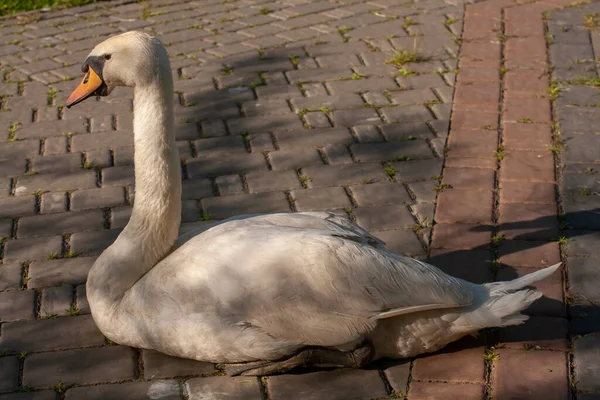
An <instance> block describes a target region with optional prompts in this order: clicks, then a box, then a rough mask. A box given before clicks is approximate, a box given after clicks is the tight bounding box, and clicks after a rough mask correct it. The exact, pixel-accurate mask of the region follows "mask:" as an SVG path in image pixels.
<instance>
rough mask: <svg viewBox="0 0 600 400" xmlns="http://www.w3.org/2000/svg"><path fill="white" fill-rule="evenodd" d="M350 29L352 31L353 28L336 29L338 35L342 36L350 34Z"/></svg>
mask: <svg viewBox="0 0 600 400" xmlns="http://www.w3.org/2000/svg"><path fill="white" fill-rule="evenodd" d="M352 29H354V28H352V27H349V26H340V27H339V28H338V32H339V34H340V35H342V36H343V35H344V34H346V33H348V32H350V31H351V30H352Z"/></svg>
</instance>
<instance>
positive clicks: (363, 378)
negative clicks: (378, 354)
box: [267, 369, 387, 400]
mask: <svg viewBox="0 0 600 400" xmlns="http://www.w3.org/2000/svg"><path fill="white" fill-rule="evenodd" d="M267 387H268V390H269V393H270V394H271V396H273V399H276V400H278V399H290V400H291V399H307V398H314V399H325V398H326V399H331V400H338V399H340V400H341V399H347V398H356V399H368V398H372V397H373V396H375V397H384V396H387V391H386V389H385V385H384V383H383V381H382V380H381V378H380V376H379V374H378V372H377V371H367V370H360V369H339V370H335V371H325V372H313V373H308V374H302V375H279V376H272V377H270V378H269V380H268V381H267ZM309 396H310V397H309Z"/></svg>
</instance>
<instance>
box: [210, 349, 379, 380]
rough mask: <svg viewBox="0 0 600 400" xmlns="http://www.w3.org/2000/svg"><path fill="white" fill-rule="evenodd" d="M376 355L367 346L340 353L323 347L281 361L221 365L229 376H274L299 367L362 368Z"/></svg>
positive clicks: (306, 350)
mask: <svg viewBox="0 0 600 400" xmlns="http://www.w3.org/2000/svg"><path fill="white" fill-rule="evenodd" d="M374 355H375V349H374V348H373V347H372V346H371V345H370V344H365V345H364V346H363V347H359V348H357V349H354V350H352V351H339V350H333V349H326V348H323V347H309V348H306V349H304V350H302V351H301V352H299V353H298V354H296V355H294V356H292V357H290V358H288V359H285V360H281V361H252V362H248V363H236V364H220V365H219V367H220V368H222V369H223V370H225V372H227V373H228V374H229V375H231V376H236V375H245V376H257V375H273V374H282V373H285V372H288V371H291V370H292V369H294V368H298V367H338V368H344V367H345V368H360V367H362V366H363V365H365V364H367V363H368V362H369V361H371V359H372V358H373V356H374Z"/></svg>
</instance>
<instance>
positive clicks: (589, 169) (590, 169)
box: [584, 167, 598, 175]
mask: <svg viewBox="0 0 600 400" xmlns="http://www.w3.org/2000/svg"><path fill="white" fill-rule="evenodd" d="M584 173H585V174H587V175H596V174H597V173H598V171H596V170H595V169H594V168H592V167H588V168H586V169H585V172H584Z"/></svg>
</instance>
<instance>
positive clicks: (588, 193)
mask: <svg viewBox="0 0 600 400" xmlns="http://www.w3.org/2000/svg"><path fill="white" fill-rule="evenodd" d="M577 193H579V194H580V195H581V196H591V195H592V194H593V192H592V191H591V190H590V189H588V188H584V189H579V190H578V191H577Z"/></svg>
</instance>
